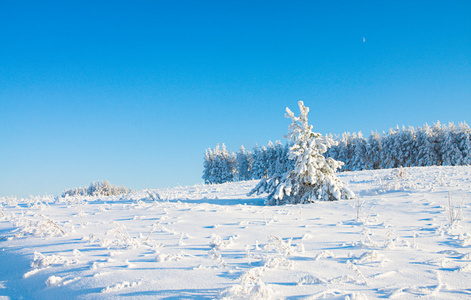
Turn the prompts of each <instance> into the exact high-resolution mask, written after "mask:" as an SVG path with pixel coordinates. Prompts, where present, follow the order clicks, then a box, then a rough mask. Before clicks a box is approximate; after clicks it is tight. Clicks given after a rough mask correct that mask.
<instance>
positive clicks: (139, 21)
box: [0, 0, 471, 196]
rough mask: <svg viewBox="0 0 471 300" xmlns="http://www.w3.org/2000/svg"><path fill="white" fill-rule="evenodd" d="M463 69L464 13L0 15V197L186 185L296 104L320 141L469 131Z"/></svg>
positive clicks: (259, 8) (414, 4)
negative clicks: (441, 128)
mask: <svg viewBox="0 0 471 300" xmlns="http://www.w3.org/2000/svg"><path fill="white" fill-rule="evenodd" d="M363 38H365V41H364V40H363ZM470 62H471V1H468V0H464V1H241V0H237V1H83V0H80V1H21V0H19V1H0V196H9V195H18V196H27V195H29V194H32V195H38V194H40V195H42V194H46V193H48V194H52V195H58V194H60V193H61V192H62V191H63V190H64V189H66V188H73V187H78V186H85V185H88V184H89V183H90V182H91V181H94V180H102V179H108V180H109V181H110V182H111V183H114V184H118V185H125V186H127V187H131V188H134V189H142V188H159V187H168V186H170V187H171V186H176V185H192V184H197V183H201V182H202V179H201V172H202V161H203V154H204V150H205V149H206V148H208V147H214V146H215V144H216V143H226V145H227V147H228V148H229V149H231V150H234V151H236V150H238V148H239V147H240V145H241V144H243V145H244V146H245V147H246V148H249V149H250V148H252V147H253V146H254V145H255V143H258V144H259V145H265V144H266V143H267V142H268V141H269V140H272V141H275V140H281V141H283V142H284V140H283V135H284V134H286V132H287V129H288V125H289V120H288V119H285V118H284V110H285V107H286V106H288V107H290V108H291V109H292V110H293V111H295V113H298V108H297V101H299V100H303V101H304V102H305V104H306V105H307V106H309V107H310V109H311V112H310V120H311V123H312V124H313V125H314V129H315V131H318V132H321V133H328V132H332V133H342V132H344V131H350V132H354V131H360V130H361V131H362V132H363V133H364V134H365V135H369V133H370V131H371V130H378V131H379V132H382V131H387V130H388V129H389V128H390V127H394V126H395V125H396V124H399V125H413V126H419V125H422V124H424V123H426V122H428V123H429V124H431V123H434V122H435V121H437V120H440V121H441V122H442V123H447V122H450V121H453V122H456V123H457V122H460V121H466V122H467V123H468V124H470V123H471V120H470V114H471V65H470Z"/></svg>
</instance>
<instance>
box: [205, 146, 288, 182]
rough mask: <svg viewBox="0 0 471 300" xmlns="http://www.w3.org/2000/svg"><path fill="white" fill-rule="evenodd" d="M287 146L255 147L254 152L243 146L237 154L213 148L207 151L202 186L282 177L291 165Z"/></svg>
mask: <svg viewBox="0 0 471 300" xmlns="http://www.w3.org/2000/svg"><path fill="white" fill-rule="evenodd" d="M288 152H289V145H288V144H286V145H284V146H283V145H282V144H281V142H279V141H277V142H276V143H275V144H273V143H272V142H269V143H268V146H267V147H265V146H262V147H258V146H255V148H253V151H252V152H250V151H246V150H245V148H244V146H241V147H240V150H239V152H237V153H234V152H231V153H229V152H228V151H227V150H226V146H225V145H224V144H222V147H221V148H220V147H219V144H218V145H216V148H214V149H207V150H206V153H205V156H204V163H203V179H204V182H205V183H224V182H230V181H240V180H250V179H261V178H268V177H271V176H272V175H274V174H280V175H281V174H283V173H284V172H286V170H288V169H292V166H293V161H291V160H290V159H289V158H288Z"/></svg>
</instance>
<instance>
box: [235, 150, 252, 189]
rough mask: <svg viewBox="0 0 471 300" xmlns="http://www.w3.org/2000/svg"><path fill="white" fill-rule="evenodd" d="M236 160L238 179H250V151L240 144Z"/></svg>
mask: <svg viewBox="0 0 471 300" xmlns="http://www.w3.org/2000/svg"><path fill="white" fill-rule="evenodd" d="M236 162H237V173H238V175H239V181H241V180H250V179H252V163H253V158H252V153H250V151H245V148H244V146H240V150H239V152H237V156H236Z"/></svg>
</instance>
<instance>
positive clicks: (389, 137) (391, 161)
mask: <svg viewBox="0 0 471 300" xmlns="http://www.w3.org/2000/svg"><path fill="white" fill-rule="evenodd" d="M398 131H399V126H396V129H392V128H390V129H389V132H388V134H386V135H385V134H383V139H382V140H381V148H382V151H381V169H389V168H397V167H398V166H399V165H398V162H397V157H398V154H397V148H396V147H397V144H398V143H397V142H396V139H397V138H398V136H399V135H398Z"/></svg>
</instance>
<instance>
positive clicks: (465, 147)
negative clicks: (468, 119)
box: [457, 122, 471, 165]
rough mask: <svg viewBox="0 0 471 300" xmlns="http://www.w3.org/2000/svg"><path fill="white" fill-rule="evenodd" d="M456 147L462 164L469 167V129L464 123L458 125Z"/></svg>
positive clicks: (470, 141) (470, 133) (470, 147)
mask: <svg viewBox="0 0 471 300" xmlns="http://www.w3.org/2000/svg"><path fill="white" fill-rule="evenodd" d="M457 138H458V145H459V148H460V150H461V155H462V156H463V160H462V164H463V165H471V129H470V128H469V126H468V124H466V123H465V122H462V123H459V124H458V137H457Z"/></svg>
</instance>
